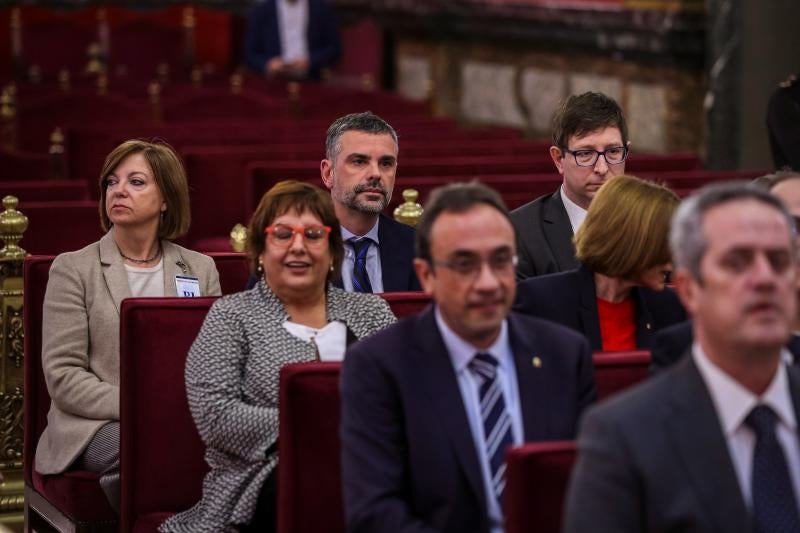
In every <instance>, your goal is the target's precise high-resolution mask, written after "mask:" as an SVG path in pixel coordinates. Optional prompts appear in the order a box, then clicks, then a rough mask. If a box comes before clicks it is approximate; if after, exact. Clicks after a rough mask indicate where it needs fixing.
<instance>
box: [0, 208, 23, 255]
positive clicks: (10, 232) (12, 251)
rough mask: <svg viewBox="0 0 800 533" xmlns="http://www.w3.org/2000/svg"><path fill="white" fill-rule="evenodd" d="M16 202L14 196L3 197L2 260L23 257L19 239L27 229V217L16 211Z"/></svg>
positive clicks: (0, 229)
mask: <svg viewBox="0 0 800 533" xmlns="http://www.w3.org/2000/svg"><path fill="white" fill-rule="evenodd" d="M18 204H19V200H17V197H16V196H6V197H5V198H3V207H4V208H5V210H4V211H3V212H2V213H0V239H2V240H3V243H4V246H3V248H0V260H2V261H21V260H22V259H24V258H25V250H23V249H22V248H20V247H19V241H20V240H21V239H22V234H23V233H25V230H26V229H28V217H26V216H25V215H23V214H22V213H20V212H19V211H17V205H18Z"/></svg>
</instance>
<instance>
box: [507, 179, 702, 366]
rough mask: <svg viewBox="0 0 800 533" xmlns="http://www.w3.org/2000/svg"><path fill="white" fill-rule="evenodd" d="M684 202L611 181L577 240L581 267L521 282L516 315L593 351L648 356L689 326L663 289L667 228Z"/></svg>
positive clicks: (658, 188) (662, 190)
mask: <svg viewBox="0 0 800 533" xmlns="http://www.w3.org/2000/svg"><path fill="white" fill-rule="evenodd" d="M679 202H680V200H679V199H678V196H677V195H676V194H675V193H674V192H672V191H671V190H669V189H668V188H666V187H664V186H662V185H658V184H655V183H652V182H649V181H644V180H641V179H639V178H635V177H632V176H617V177H614V178H611V179H610V180H608V181H607V182H606V183H605V184H604V185H603V186H602V187H601V188H600V190H599V191H598V192H597V194H596V195H595V197H594V199H593V200H592V203H591V205H590V206H589V210H588V212H587V214H586V219H585V220H584V222H583V224H582V225H581V227H580V228H579V229H578V232H577V233H576V235H575V249H576V256H577V258H578V260H579V261H580V262H581V265H580V266H579V267H578V269H576V270H570V271H567V272H561V273H558V274H550V275H547V276H540V277H536V278H530V279H527V280H525V281H523V282H521V283H520V284H519V285H518V287H517V300H516V303H515V310H517V311H519V312H522V313H527V314H530V315H534V316H538V317H540V318H546V319H548V320H552V321H554V322H559V323H561V324H564V325H565V326H568V327H571V328H573V329H575V330H577V331H579V332H581V333H583V334H584V335H585V336H586V337H587V339H589V344H590V345H591V347H592V350H594V351H620V350H634V349H649V348H650V346H651V345H652V342H653V333H654V332H655V331H656V330H658V329H661V328H663V327H665V326H669V325H672V324H676V323H678V322H681V321H683V320H685V319H686V313H685V311H684V309H683V306H682V305H681V303H680V301H679V300H678V298H677V296H676V295H675V293H674V292H673V291H672V290H671V289H669V288H666V286H665V285H666V274H667V273H668V272H669V271H671V270H672V263H671V257H670V250H669V225H670V221H671V219H672V214H673V213H674V212H675V209H677V207H678V204H679Z"/></svg>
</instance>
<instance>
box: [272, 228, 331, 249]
mask: <svg viewBox="0 0 800 533" xmlns="http://www.w3.org/2000/svg"><path fill="white" fill-rule="evenodd" d="M264 233H266V234H267V235H269V239H270V242H272V243H274V244H276V245H278V246H287V245H288V244H289V243H290V242H292V239H294V235H295V234H296V233H299V234H300V235H302V236H303V239H305V241H306V243H307V244H309V245H318V244H321V243H323V242H325V241H326V240H327V238H328V235H330V233H331V227H330V226H290V225H288V224H274V225H272V226H267V227H266V228H264Z"/></svg>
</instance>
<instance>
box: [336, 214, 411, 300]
mask: <svg viewBox="0 0 800 533" xmlns="http://www.w3.org/2000/svg"><path fill="white" fill-rule="evenodd" d="M380 217H381V218H380V223H379V224H378V240H379V241H380V244H379V245H378V254H379V255H380V258H381V277H382V278H383V292H402V291H420V290H422V288H421V287H420V284H419V279H417V274H416V272H414V255H415V254H414V228H412V227H411V226H409V225H407V224H402V223H400V222H398V221H396V220H393V219H391V218H389V217H387V216H386V215H384V214H381V215H380ZM334 285H336V286H337V287H339V288H341V287H343V284H342V280H341V279H340V280H337V281H336V282H334Z"/></svg>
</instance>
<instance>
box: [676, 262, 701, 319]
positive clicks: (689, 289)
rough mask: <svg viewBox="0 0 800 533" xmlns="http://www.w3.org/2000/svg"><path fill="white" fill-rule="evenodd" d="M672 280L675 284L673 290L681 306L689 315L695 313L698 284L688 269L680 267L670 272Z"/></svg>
mask: <svg viewBox="0 0 800 533" xmlns="http://www.w3.org/2000/svg"><path fill="white" fill-rule="evenodd" d="M672 282H673V284H674V285H675V292H676V293H677V294H678V298H680V300H681V303H682V304H683V307H685V308H686V311H688V313H689V314H690V315H694V314H695V309H696V308H697V291H698V290H699V289H700V284H699V283H698V282H697V280H696V279H695V278H694V276H692V274H691V273H689V271H688V270H686V269H684V268H682V269H679V270H677V271H675V272H673V274H672Z"/></svg>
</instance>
